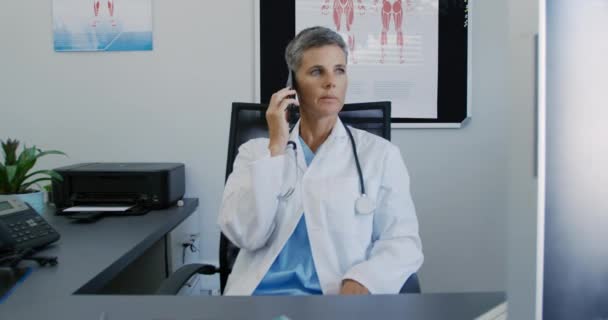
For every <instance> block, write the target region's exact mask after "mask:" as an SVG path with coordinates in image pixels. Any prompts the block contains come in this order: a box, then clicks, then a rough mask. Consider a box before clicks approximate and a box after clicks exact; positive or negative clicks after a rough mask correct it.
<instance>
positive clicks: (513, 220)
mask: <svg viewBox="0 0 608 320" xmlns="http://www.w3.org/2000/svg"><path fill="white" fill-rule="evenodd" d="M538 2H539V1H530V0H511V1H509V3H510V5H509V12H508V15H509V18H508V19H509V29H510V30H509V44H510V46H509V60H508V65H509V66H510V67H509V93H510V94H509V99H510V112H509V122H510V123H511V130H510V136H509V141H510V145H509V153H510V154H511V155H518V156H514V157H511V161H510V163H509V164H510V165H509V170H508V171H509V186H510V187H509V211H508V212H509V214H508V221H507V227H508V230H509V233H508V237H507V238H508V245H507V248H508V249H507V257H508V273H507V292H508V300H509V318H510V319H534V307H535V304H534V300H535V299H534V295H535V289H534V288H535V281H536V227H537V223H536V217H537V215H536V184H537V179H536V178H535V177H534V162H535V157H534V152H535V147H534V143H535V139H534V134H533V132H534V131H535V130H536V126H535V120H536V117H535V112H536V110H535V99H536V93H535V89H536V86H535V75H536V72H535V67H536V64H535V47H534V35H535V34H536V33H537V32H538V10H539V8H538Z"/></svg>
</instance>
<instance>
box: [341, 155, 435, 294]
mask: <svg viewBox="0 0 608 320" xmlns="http://www.w3.org/2000/svg"><path fill="white" fill-rule="evenodd" d="M384 161H385V163H384V168H383V173H382V175H383V177H382V184H381V187H380V192H379V195H378V199H377V202H376V203H377V208H376V211H375V213H374V214H375V216H374V220H373V221H374V222H373V224H374V225H373V234H372V246H371V249H370V250H369V254H368V257H367V259H366V260H365V261H363V262H361V263H359V264H356V265H354V266H353V267H352V268H350V269H349V270H348V271H347V272H346V274H345V276H344V277H343V279H353V280H355V281H357V282H359V283H361V284H362V285H364V286H365V287H366V288H367V289H368V290H369V291H370V293H372V294H393V293H399V290H400V289H401V287H402V286H403V284H404V283H405V281H406V280H407V279H408V278H409V277H410V275H412V274H413V273H415V272H416V271H417V270H418V269H419V268H420V266H421V265H422V262H423V260H424V257H423V254H422V244H421V241H420V237H419V235H418V219H417V218H416V211H415V208H414V203H413V201H412V197H411V195H410V178H409V174H408V172H407V168H406V167H405V164H404V162H403V160H402V158H401V154H400V152H399V149H397V147H395V146H393V145H391V146H390V148H389V151H388V152H387V155H386V157H385V159H384Z"/></svg>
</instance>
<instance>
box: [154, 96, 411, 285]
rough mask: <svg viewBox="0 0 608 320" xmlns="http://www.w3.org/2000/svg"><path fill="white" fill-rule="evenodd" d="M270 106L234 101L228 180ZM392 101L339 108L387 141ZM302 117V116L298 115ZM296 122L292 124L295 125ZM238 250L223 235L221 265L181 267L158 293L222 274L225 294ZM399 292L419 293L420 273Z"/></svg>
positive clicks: (264, 132) (347, 119) (263, 130)
mask: <svg viewBox="0 0 608 320" xmlns="http://www.w3.org/2000/svg"><path fill="white" fill-rule="evenodd" d="M267 107H268V106H267V105H263V104H258V103H240V102H235V103H233V104H232V118H231V120H230V138H229V141H228V158H227V160H226V180H227V179H228V176H229V175H230V173H231V172H232V165H233V163H234V159H235V158H236V155H237V152H238V149H239V146H240V145H241V144H243V143H245V142H247V141H249V140H250V139H253V138H260V137H268V126H267V123H266V109H267ZM390 115H391V103H390V102H389V101H385V102H370V103H353V104H345V105H344V108H342V111H340V114H339V116H340V119H341V120H342V122H344V123H345V124H348V125H350V126H352V127H355V128H358V129H361V130H365V131H368V132H370V133H373V134H376V135H378V136H381V137H383V138H385V139H387V140H390V139H391V125H390V124H391V123H390V121H391V116H390ZM297 118H299V117H297ZM294 124H295V123H291V124H290V125H291V126H293V125H294ZM238 253H239V248H238V247H237V246H235V245H234V244H232V243H231V242H230V240H228V238H226V237H225V236H224V234H221V235H220V250H219V254H220V267H219V268H217V267H215V266H212V265H205V264H189V265H185V266H183V267H181V268H180V269H179V270H177V271H176V272H175V273H173V274H172V275H171V276H170V277H169V278H167V279H166V280H165V281H164V282H163V283H162V285H161V287H160V288H159V290H158V291H157V293H158V294H170V295H174V294H176V293H177V292H178V291H179V290H180V288H181V287H182V286H183V285H184V284H185V283H186V282H187V281H188V279H190V277H192V276H193V275H195V274H197V273H199V274H203V275H212V274H215V273H219V274H220V291H221V292H222V293H223V292H224V288H225V287H226V282H227V281H228V275H229V274H230V272H231V271H232V266H233V265H234V262H235V260H236V257H237V255H238ZM400 293H420V283H419V280H418V276H417V275H416V274H415V273H414V274H413V275H412V276H411V277H410V278H409V279H408V280H407V281H406V282H405V284H404V285H403V287H402V288H401V290H400Z"/></svg>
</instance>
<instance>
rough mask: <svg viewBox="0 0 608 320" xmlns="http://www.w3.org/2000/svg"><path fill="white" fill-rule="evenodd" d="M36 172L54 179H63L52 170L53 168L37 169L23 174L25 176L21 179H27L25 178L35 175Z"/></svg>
mask: <svg viewBox="0 0 608 320" xmlns="http://www.w3.org/2000/svg"><path fill="white" fill-rule="evenodd" d="M37 174H46V175H47V176H49V177H50V178H51V179H55V180H58V181H63V177H62V176H61V175H60V174H59V173H57V172H56V171H54V170H38V171H35V172H32V173H30V174H28V175H27V176H25V178H23V180H24V181H25V180H27V179H29V178H31V177H32V176H35V175H37Z"/></svg>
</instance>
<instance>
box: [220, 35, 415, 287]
mask: <svg viewBox="0 0 608 320" xmlns="http://www.w3.org/2000/svg"><path fill="white" fill-rule="evenodd" d="M347 56H348V52H347V49H346V45H345V43H344V40H343V39H342V38H341V36H340V35H339V34H337V33H335V32H334V31H332V30H330V29H327V28H323V27H313V28H309V29H305V30H303V31H301V32H300V33H299V34H298V35H297V36H296V37H295V38H294V39H293V40H292V41H291V42H290V43H289V45H288V46H287V48H286V50H285V59H286V61H287V65H288V67H289V69H290V71H292V72H293V73H294V74H295V77H294V79H293V89H292V88H289V87H288V88H284V89H282V90H279V91H277V92H276V93H274V94H273V95H272V98H271V100H270V104H269V106H268V110H267V113H266V120H267V122H268V127H269V138H268V139H266V138H261V139H252V140H250V141H248V142H246V143H244V144H243V145H242V146H241V147H240V148H239V152H238V155H237V157H236V159H235V161H234V170H233V172H232V174H231V175H230V176H229V178H228V181H227V182H226V187H225V190H224V195H223V200H222V205H221V209H220V214H219V217H218V223H219V225H220V228H221V230H222V232H223V233H224V234H225V235H226V236H227V237H228V239H230V241H232V242H233V243H234V244H235V245H236V246H238V247H239V248H241V250H240V252H239V255H238V257H237V259H236V261H235V264H234V266H233V269H232V273H231V274H230V276H229V278H228V283H227V285H226V289H225V294H226V295H275V294H276V295H283V294H289V295H300V294H369V293H372V294H380V293H381V294H389V293H398V292H399V290H400V288H401V286H402V285H403V284H404V282H405V281H406V280H407V279H408V277H409V276H410V275H412V274H413V273H414V272H416V271H417V270H418V269H419V268H420V266H421V265H422V261H423V255H422V246H421V243H420V237H419V236H418V221H417V218H416V213H415V209H414V204H413V202H412V198H411V196H410V187H409V175H408V172H407V169H406V167H405V165H404V163H403V160H402V159H401V155H400V152H399V149H398V148H397V147H396V146H395V145H393V144H391V143H390V142H389V141H387V140H384V139H382V138H380V137H378V136H376V135H373V134H371V133H368V132H366V131H362V130H357V129H355V128H352V127H347V126H345V124H343V123H342V121H341V120H340V118H339V117H338V112H339V111H340V110H341V109H342V106H343V105H344V97H345V95H346V88H347V85H348V76H347ZM294 89H295V90H294ZM296 93H297V96H298V99H297V100H296V99H294V98H295V97H294V95H295V94H296ZM290 104H296V105H299V108H300V114H301V118H300V120H299V121H298V123H297V124H296V125H295V127H294V128H293V130H292V131H291V132H290V131H289V125H288V123H287V121H286V110H287V107H288V105H290Z"/></svg>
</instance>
